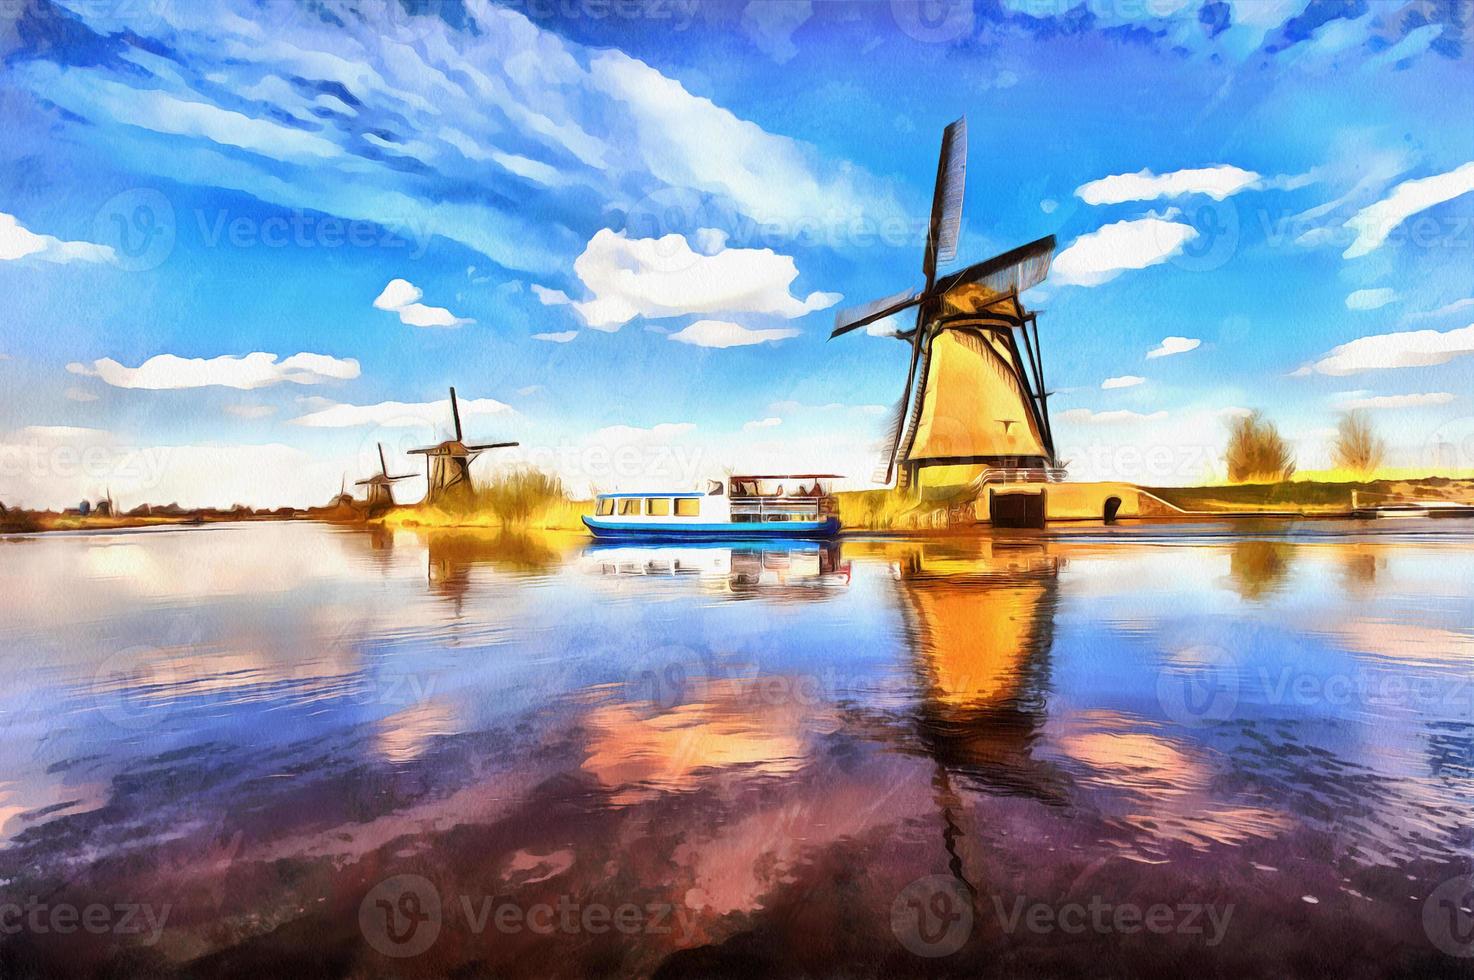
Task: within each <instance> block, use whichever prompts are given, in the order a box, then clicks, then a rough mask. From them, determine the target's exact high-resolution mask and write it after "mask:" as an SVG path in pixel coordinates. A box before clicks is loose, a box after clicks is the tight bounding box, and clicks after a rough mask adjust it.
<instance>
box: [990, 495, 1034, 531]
mask: <svg viewBox="0 0 1474 980" xmlns="http://www.w3.org/2000/svg"><path fill="white" fill-rule="evenodd" d="M988 516H989V518H990V519H991V521H992V523H993V526H994V527H1043V526H1044V491H1043V490H1040V491H1037V492H1027V491H1015V492H1012V493H999V492H998V491H996V490H989V491H988Z"/></svg>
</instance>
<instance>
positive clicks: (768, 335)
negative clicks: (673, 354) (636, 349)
mask: <svg viewBox="0 0 1474 980" xmlns="http://www.w3.org/2000/svg"><path fill="white" fill-rule="evenodd" d="M798 334H799V331H797V330H795V329H793V328H791V327H774V328H771V329H767V330H749V329H748V328H747V327H743V326H739V325H738V324H735V323H729V322H727V321H726V320H697V321H696V322H695V323H693V324H691V325H690V326H688V327H686V328H685V329H683V330H678V331H676V332H675V333H673V334H671V335H670V336H669V337H668V338H667V339H668V340H674V341H676V342H678V343H682V344H692V345H694V346H696V347H719V348H726V347H750V346H751V345H753V344H762V343H766V342H768V341H779V340H787V339H788V338H790V337H797V336H798Z"/></svg>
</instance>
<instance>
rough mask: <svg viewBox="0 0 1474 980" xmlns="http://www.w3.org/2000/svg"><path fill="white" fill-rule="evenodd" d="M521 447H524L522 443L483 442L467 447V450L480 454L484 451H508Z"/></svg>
mask: <svg viewBox="0 0 1474 980" xmlns="http://www.w3.org/2000/svg"><path fill="white" fill-rule="evenodd" d="M520 445H522V443H520V442H483V443H478V444H477V445H474V446H467V447H466V448H467V449H470V450H472V451H474V452H478V453H479V452H481V451H482V450H484V449H506V448H507V447H509V446H520Z"/></svg>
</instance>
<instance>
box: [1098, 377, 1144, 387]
mask: <svg viewBox="0 0 1474 980" xmlns="http://www.w3.org/2000/svg"><path fill="white" fill-rule="evenodd" d="M1145 382H1146V378H1143V377H1139V376H1137V375H1135V374H1123V375H1121V376H1120V377H1119V378H1106V379H1105V380H1104V381H1102V382H1101V383H1100V386H1101V387H1102V388H1105V389H1107V390H1109V389H1111V388H1134V387H1136V386H1137V385H1139V384H1144V383H1145Z"/></svg>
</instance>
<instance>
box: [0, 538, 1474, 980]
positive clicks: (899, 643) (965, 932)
mask: <svg viewBox="0 0 1474 980" xmlns="http://www.w3.org/2000/svg"><path fill="white" fill-rule="evenodd" d="M1389 525H1392V522H1382V523H1376V522H1369V523H1358V524H1352V523H1346V524H1337V523H1332V522H1305V523H1299V524H1295V523H1276V524H1265V525H1258V526H1255V525H1238V526H1234V527H1229V526H1227V525H1201V526H1172V527H1145V526H1136V527H1118V528H1085V529H1080V530H1076V531H1062V532H1051V533H1049V534H1048V535H1031V534H1028V533H1027V532H1020V533H1018V534H1016V535H1014V536H986V535H985V536H980V537H969V538H931V539H917V540H904V539H886V540H845V541H844V542H842V543H837V544H830V545H825V546H819V545H812V544H810V545H803V544H796V545H793V546H789V547H783V548H772V547H771V546H762V545H756V544H754V545H733V546H730V547H717V546H703V547H691V548H680V547H655V546H652V547H636V546H629V547H617V548H600V547H595V546H593V545H591V544H589V543H588V542H587V541H586V540H583V539H581V538H578V537H575V536H566V537H558V536H533V535H513V534H498V533H496V532H489V533H488V532H469V531H451V530H446V531H434V532H408V531H399V532H384V531H364V530H359V529H343V528H333V527H328V526H321V525H315V524H307V523H262V524H242V525H219V526H211V527H204V528H191V529H185V530H141V531H132V532H123V533H111V534H55V535H42V536H36V537H21V538H12V539H8V540H4V541H0V608H3V616H0V654H3V656H4V662H5V667H6V671H5V683H4V684H3V685H0V725H3V735H4V737H3V739H0V976H4V977H7V978H9V977H28V976H58V975H73V976H75V975H81V976H89V975H90V976H133V975H144V976H171V975H178V976H192V977H227V976H230V977H235V976H262V977H271V976H303V977H305V976H317V975H327V976H356V977H373V976H416V977H418V976H423V977H446V976H456V977H460V976H466V977H472V976H498V977H511V976H536V977H541V976H567V977H581V976H597V975H639V976H648V975H654V976H672V977H676V976H702V977H708V976H759V975H775V976H814V977H822V976H855V977H859V976H910V975H924V976H944V975H958V976H980V975H981V976H989V975H997V976H1041V977H1043V976H1062V975H1077V974H1089V975H1091V976H1157V975H1160V976H1169V975H1170V976H1180V975H1193V974H1197V975H1208V976H1223V977H1228V976H1233V977H1239V976H1287V975H1300V976H1310V975H1316V976H1320V975H1331V976H1373V975H1387V974H1401V975H1409V976H1413V975H1417V976H1440V975H1449V976H1467V975H1469V973H1470V967H1471V965H1474V959H1470V958H1468V957H1469V956H1470V954H1474V878H1471V877H1470V873H1471V872H1474V863H1471V855H1474V830H1471V826H1474V823H1471V812H1474V709H1471V704H1474V679H1471V675H1474V534H1471V529H1470V528H1468V527H1467V526H1464V525H1461V524H1459V523H1456V522H1451V521H1450V522H1419V521H1402V522H1396V523H1395V525H1393V526H1389Z"/></svg>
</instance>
